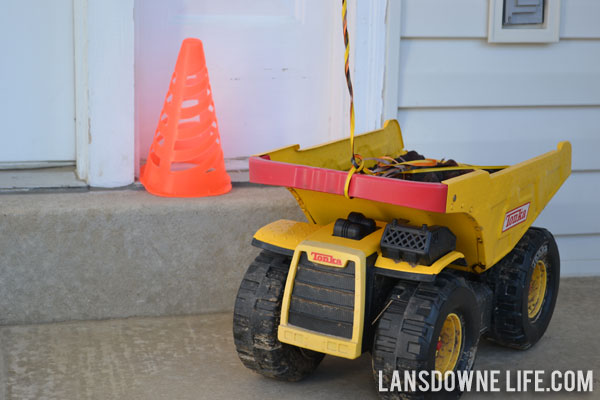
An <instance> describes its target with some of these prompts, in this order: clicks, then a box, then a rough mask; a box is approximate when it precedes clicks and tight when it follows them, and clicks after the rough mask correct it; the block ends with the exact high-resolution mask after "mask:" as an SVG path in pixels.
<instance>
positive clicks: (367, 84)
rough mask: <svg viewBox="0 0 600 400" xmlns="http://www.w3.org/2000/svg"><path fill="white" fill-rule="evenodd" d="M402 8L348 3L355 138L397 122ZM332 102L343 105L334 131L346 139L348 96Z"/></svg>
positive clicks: (390, 0)
mask: <svg viewBox="0 0 600 400" xmlns="http://www.w3.org/2000/svg"><path fill="white" fill-rule="evenodd" d="M401 6H402V0H356V1H353V2H350V3H349V8H348V19H349V21H348V26H349V28H348V29H349V34H350V41H351V46H352V47H353V48H354V50H353V51H352V49H351V60H350V63H351V71H352V84H353V89H354V103H355V104H354V106H355V113H356V125H355V131H356V133H357V134H360V133H363V132H368V131H372V130H376V129H380V128H381V127H382V126H383V122H385V120H387V119H396V115H397V112H398V79H399V76H398V68H399V64H400V62H399V57H400V21H401V18H400V17H401V15H400V13H401ZM357 16H358V17H357ZM340 27H341V25H340ZM341 57H342V58H343V53H342V54H341ZM338 73H339V72H338ZM333 89H334V91H333V93H336V91H335V90H339V88H337V87H336V88H333ZM344 90H345V92H347V90H346V89H344ZM345 92H344V93H345ZM337 93H339V92H337ZM332 101H334V102H335V103H337V104H340V101H341V102H342V103H343V105H342V106H343V107H344V111H345V112H344V117H343V127H342V129H341V130H337V131H338V132H341V135H340V137H339V138H344V137H347V136H348V132H350V123H349V115H348V111H347V109H348V104H349V103H348V101H349V98H348V96H347V94H344V96H336V95H334V96H332ZM332 109H335V108H332ZM332 119H335V115H334V116H332Z"/></svg>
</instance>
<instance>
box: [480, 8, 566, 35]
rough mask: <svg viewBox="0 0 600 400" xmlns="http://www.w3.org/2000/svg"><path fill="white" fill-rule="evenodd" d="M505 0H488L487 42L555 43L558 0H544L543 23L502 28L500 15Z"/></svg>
mask: <svg viewBox="0 0 600 400" xmlns="http://www.w3.org/2000/svg"><path fill="white" fill-rule="evenodd" d="M504 1H505V0H490V4H489V21H488V42H489V43H556V42H558V41H559V34H560V29H559V28H560V0H545V1H546V5H545V7H544V23H543V24H541V26H538V25H523V26H513V27H510V28H508V27H507V28H504V27H503V26H502V16H503V9H504Z"/></svg>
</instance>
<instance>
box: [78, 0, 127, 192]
mask: <svg viewBox="0 0 600 400" xmlns="http://www.w3.org/2000/svg"><path fill="white" fill-rule="evenodd" d="M133 5H134V0H73V11H74V13H73V14H74V19H75V21H74V30H75V31H74V38H75V40H74V48H75V134H76V146H77V151H76V157H77V160H76V162H77V175H78V176H79V178H80V179H82V180H85V181H86V182H88V184H89V185H90V186H97V187H119V186H126V185H129V184H131V183H133V179H134V178H133V170H134V169H133V165H134V129H133V128H134V125H133V124H134V112H135V111H134V103H133V99H134V75H133V62H134V42H133V39H134V34H133V28H134V21H133Z"/></svg>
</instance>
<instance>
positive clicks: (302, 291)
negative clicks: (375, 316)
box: [288, 253, 355, 339]
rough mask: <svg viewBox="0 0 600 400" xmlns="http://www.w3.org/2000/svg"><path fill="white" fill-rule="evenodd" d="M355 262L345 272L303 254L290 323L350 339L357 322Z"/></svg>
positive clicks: (294, 290)
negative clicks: (355, 320)
mask: <svg viewBox="0 0 600 400" xmlns="http://www.w3.org/2000/svg"><path fill="white" fill-rule="evenodd" d="M354 270H355V265H354V262H353V261H348V264H347V265H346V267H345V268H336V267H328V266H324V265H320V264H315V263H312V262H310V261H309V260H308V258H307V257H306V253H302V255H301V256H300V261H299V263H298V269H297V271H296V279H295V280H294V288H293V290H292V298H291V302H290V309H289V315H288V322H289V323H290V324H291V325H294V326H297V327H299V328H304V329H308V330H311V331H314V332H320V333H325V334H328V335H333V336H338V337H343V338H347V339H350V338H352V327H353V321H354V285H355V283H354Z"/></svg>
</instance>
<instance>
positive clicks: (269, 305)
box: [233, 250, 324, 381]
mask: <svg viewBox="0 0 600 400" xmlns="http://www.w3.org/2000/svg"><path fill="white" fill-rule="evenodd" d="M290 262H291V258H290V257H288V256H283V255H280V254H277V253H273V252H270V251H266V250H265V251H262V252H261V253H260V254H259V255H258V257H256V259H255V260H254V262H252V264H250V266H249V267H248V270H247V271H246V275H245V276H244V279H243V280H242V283H241V285H240V288H239V290H238V294H237V297H236V300H235V308H234V311H233V338H234V342H235V347H236V350H237V353H238V356H239V357H240V360H241V361H242V363H243V364H244V365H245V366H246V367H248V368H250V369H251V370H253V371H256V372H258V373H259V374H261V375H264V376H267V377H270V378H276V379H280V380H285V381H298V380H300V379H302V378H304V377H306V376H308V375H309V374H310V373H312V372H313V371H314V370H315V369H316V368H317V366H318V365H319V363H320V362H321V360H322V359H323V357H324V354H322V353H318V352H315V351H311V350H306V349H301V348H299V347H296V346H292V345H289V344H285V343H281V342H280V341H279V340H278V339H277V329H278V327H279V316H280V313H281V302H282V298H283V291H284V289H285V281H286V278H287V274H288V270H289V267H290Z"/></svg>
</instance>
